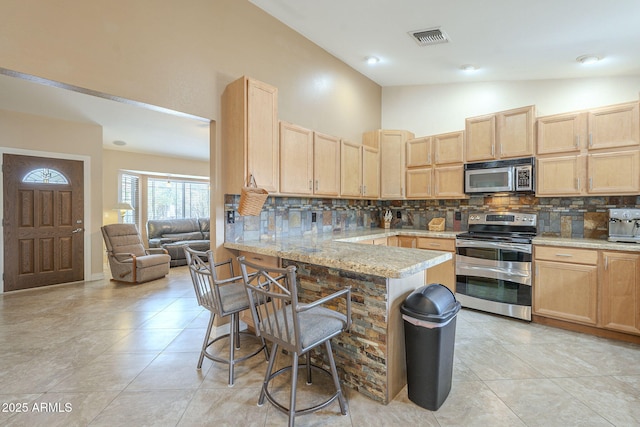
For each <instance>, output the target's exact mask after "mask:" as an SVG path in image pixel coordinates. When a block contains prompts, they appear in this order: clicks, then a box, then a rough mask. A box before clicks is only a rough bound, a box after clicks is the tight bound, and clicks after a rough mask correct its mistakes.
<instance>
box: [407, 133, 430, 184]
mask: <svg viewBox="0 0 640 427" xmlns="http://www.w3.org/2000/svg"><path fill="white" fill-rule="evenodd" d="M430 165H431V137H430V136H425V137H422V138H414V139H410V140H409V141H407V167H408V168H415V167H421V166H430ZM407 192H408V191H407Z"/></svg>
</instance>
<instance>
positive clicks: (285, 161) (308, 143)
mask: <svg viewBox="0 0 640 427" xmlns="http://www.w3.org/2000/svg"><path fill="white" fill-rule="evenodd" d="M312 182H313V131H311V130H309V129H305V128H303V127H300V126H296V125H294V124H291V123H287V122H280V192H281V193H283V194H311V193H312V190H313V185H312Z"/></svg>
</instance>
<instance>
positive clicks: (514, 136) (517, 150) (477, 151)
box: [465, 105, 535, 162]
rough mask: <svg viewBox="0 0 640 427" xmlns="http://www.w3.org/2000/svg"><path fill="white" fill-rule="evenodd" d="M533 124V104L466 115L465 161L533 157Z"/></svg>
mask: <svg viewBox="0 0 640 427" xmlns="http://www.w3.org/2000/svg"><path fill="white" fill-rule="evenodd" d="M534 125H535V106H533V105H531V106H528V107H522V108H516V109H513V110H507V111H502V112H499V113H495V114H489V115H484V116H478V117H470V118H467V119H466V120H465V130H466V138H465V140H466V142H465V151H466V161H467V162H476V161H482V160H495V159H506V158H515V157H530V156H533V153H534V143H533V142H534Z"/></svg>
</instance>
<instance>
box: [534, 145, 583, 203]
mask: <svg viewBox="0 0 640 427" xmlns="http://www.w3.org/2000/svg"><path fill="white" fill-rule="evenodd" d="M537 161H538V164H537V165H536V172H537V175H538V176H537V186H536V196H538V197H548V196H576V195H579V194H583V193H584V191H585V188H586V183H585V173H584V171H585V166H584V163H585V156H582V155H580V156H565V157H548V158H538V160H537Z"/></svg>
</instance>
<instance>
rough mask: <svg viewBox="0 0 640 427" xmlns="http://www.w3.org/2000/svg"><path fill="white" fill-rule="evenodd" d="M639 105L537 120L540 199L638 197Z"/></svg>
mask: <svg viewBox="0 0 640 427" xmlns="http://www.w3.org/2000/svg"><path fill="white" fill-rule="evenodd" d="M638 105H639V104H638V102H631V103H625V104H618V105H612V106H608V107H603V108H598V109H594V110H591V111H579V112H574V113H566V114H557V115H553V116H546V117H540V118H538V129H537V135H538V144H537V145H538V148H537V152H538V159H537V163H538V164H537V188H536V195H537V196H541V197H549V196H576V195H588V194H601V195H625V194H640V148H639V147H640V136H639V133H640V123H639V122H640V113H639V108H638Z"/></svg>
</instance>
